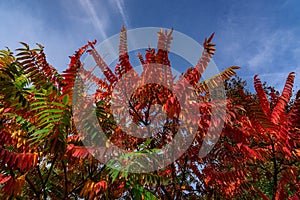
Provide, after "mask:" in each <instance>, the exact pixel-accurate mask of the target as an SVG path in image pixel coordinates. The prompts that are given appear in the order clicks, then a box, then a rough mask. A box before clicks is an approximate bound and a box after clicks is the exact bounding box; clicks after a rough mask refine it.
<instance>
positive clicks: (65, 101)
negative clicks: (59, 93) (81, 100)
mask: <svg viewBox="0 0 300 200" xmlns="http://www.w3.org/2000/svg"><path fill="white" fill-rule="evenodd" d="M69 100H70V97H69V95H68V94H67V95H65V96H64V98H63V99H62V102H63V103H64V104H65V105H67V104H68V103H69Z"/></svg>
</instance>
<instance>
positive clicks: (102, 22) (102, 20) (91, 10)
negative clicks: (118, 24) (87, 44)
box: [79, 0, 108, 38]
mask: <svg viewBox="0 0 300 200" xmlns="http://www.w3.org/2000/svg"><path fill="white" fill-rule="evenodd" d="M79 3H80V5H81V7H82V9H84V10H85V11H86V14H87V15H88V16H89V17H90V18H91V21H92V23H93V25H94V27H95V28H96V29H97V30H98V31H99V33H100V34H101V37H102V38H107V35H106V28H107V21H108V19H107V17H105V14H103V12H102V15H101V17H99V16H98V14H97V13H101V11H104V10H105V8H103V7H102V9H101V11H99V10H98V8H97V12H96V10H95V5H93V3H92V1H90V0H79ZM99 8H100V6H99Z"/></svg>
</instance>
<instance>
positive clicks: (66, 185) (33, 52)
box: [0, 27, 300, 199]
mask: <svg viewBox="0 0 300 200" xmlns="http://www.w3.org/2000/svg"><path fill="white" fill-rule="evenodd" d="M213 37H214V34H212V35H211V36H210V37H209V38H208V39H205V41H204V44H203V46H204V50H203V52H202V55H201V58H200V59H199V61H198V63H197V65H196V66H195V67H191V68H189V69H188V70H187V71H186V72H185V73H184V74H183V76H182V77H179V80H186V81H183V83H185V84H188V83H189V84H191V85H193V86H194V88H195V97H196V99H195V101H196V102H197V104H196V107H193V108H192V109H196V110H199V112H200V113H201V116H199V119H197V120H196V122H192V123H193V125H195V124H197V125H196V127H197V133H196V136H195V138H194V140H193V142H192V144H191V145H190V146H189V148H188V149H187V151H186V152H185V153H183V155H182V156H181V157H180V158H178V159H177V160H175V161H174V162H172V164H170V165H168V166H167V167H165V168H163V169H159V170H156V171H154V172H152V173H128V172H126V171H119V170H116V169H114V168H112V167H111V165H107V164H105V163H102V162H100V161H99V160H97V159H96V158H95V157H94V156H93V153H97V151H100V152H103V151H104V150H103V149H97V148H95V147H94V146H93V145H91V146H88V145H84V143H83V140H84V137H85V136H83V135H81V134H79V133H78V132H77V130H76V128H75V123H76V120H77V121H78V120H79V119H78V118H76V116H75V115H74V112H81V113H85V112H84V111H85V110H86V109H87V108H93V109H95V110H96V113H97V117H98V120H99V124H100V126H101V128H102V130H103V131H104V132H105V134H106V135H107V137H109V140H110V142H111V143H113V144H115V145H117V146H118V147H120V148H123V149H126V150H127V151H128V154H127V155H128V156H130V155H132V153H133V152H135V153H136V152H138V151H139V152H140V153H143V152H147V151H150V150H155V149H160V148H161V147H163V146H164V145H165V144H167V143H168V142H170V141H171V140H172V139H173V138H174V136H175V135H176V134H178V133H177V130H178V126H180V120H179V118H180V112H181V110H180V107H179V106H178V101H176V98H175V97H174V95H173V94H172V93H171V92H170V91H169V90H168V89H166V88H165V87H163V86H161V85H159V84H146V85H144V86H142V87H141V88H139V89H138V90H137V92H135V93H134V94H133V95H131V94H127V93H124V96H125V97H126V98H127V99H129V110H130V114H131V117H132V120H133V121H134V122H135V123H137V124H140V125H144V126H146V125H148V124H150V123H151V117H152V116H153V115H151V106H152V105H155V104H159V105H161V106H162V108H163V109H164V111H165V112H166V113H167V119H166V123H165V124H164V125H162V126H161V127H160V129H159V130H158V132H157V133H156V135H155V136H153V137H151V138H150V139H144V138H138V137H134V136H131V135H128V134H126V133H125V132H123V131H122V129H121V128H120V127H119V126H118V125H117V124H116V123H115V121H114V119H113V115H112V114H113V113H110V108H111V103H110V102H111V99H112V90H113V88H114V87H115V86H116V84H117V82H118V81H119V80H120V79H121V78H124V77H125V78H126V74H127V75H128V74H130V76H129V80H131V81H132V82H133V83H134V82H135V80H136V79H137V78H138V77H139V74H138V73H137V72H135V71H134V68H133V67H132V66H131V64H130V61H129V54H128V52H127V36H126V29H125V27H123V29H122V30H121V33H120V46H119V49H120V51H119V62H118V64H117V66H116V67H115V72H113V71H112V70H111V69H110V68H109V67H108V66H107V64H106V63H105V62H104V60H103V59H102V57H101V55H99V53H98V52H97V50H96V48H95V47H94V45H95V44H96V41H94V42H89V43H88V44H87V45H85V46H83V47H81V48H80V49H79V50H78V51H77V52H76V53H75V54H74V55H73V56H71V57H70V59H71V61H70V64H69V67H68V69H66V70H65V71H64V72H63V73H62V74H60V73H58V71H57V70H56V69H55V68H53V67H52V66H51V65H50V64H48V62H47V61H46V57H45V54H44V51H43V47H42V46H41V45H38V49H30V48H29V46H28V45H27V44H25V43H21V44H22V45H23V47H22V48H20V49H17V50H16V51H17V54H16V55H14V54H13V53H12V52H11V51H10V50H9V49H7V50H2V51H1V52H0V85H1V87H0V138H1V140H0V170H1V171H0V189H1V192H0V198H1V199H13V198H16V199H32V198H34V199H47V198H51V199H78V198H79V197H80V198H85V199H118V198H122V199H199V198H200V199H232V198H244V199H253V198H263V199H268V198H270V199H284V198H288V197H290V199H298V198H299V195H300V188H299V186H300V185H299V175H298V172H299V156H300V137H299V130H300V127H299V117H300V93H298V94H297V96H296V99H295V100H294V101H292V102H291V103H289V101H290V98H291V95H292V87H293V81H294V73H291V74H290V75H289V76H288V79H287V81H286V84H285V87H284V90H283V92H282V95H281V96H279V95H278V93H276V92H275V91H274V90H271V91H270V92H267V93H266V89H265V88H263V85H262V84H261V82H260V80H259V79H258V77H257V76H255V77H254V86H255V90H256V93H257V94H251V93H249V92H245V91H244V87H243V86H244V83H242V82H241V80H239V79H238V80H237V81H236V79H233V80H230V81H229V82H227V83H226V91H227V96H228V98H227V99H226V102H227V105H226V107H225V108H226V111H227V115H226V118H225V120H224V121H223V122H224V128H223V131H222V135H221V138H220V140H219V142H218V143H217V144H216V146H215V147H214V148H213V150H212V152H211V153H210V154H208V155H207V156H206V157H205V158H203V159H200V158H199V157H198V153H199V151H200V148H201V145H202V143H203V138H204V136H205V135H206V134H207V130H208V128H209V127H218V126H219V125H220V124H222V123H221V122H220V121H219V122H213V121H212V120H211V110H212V106H216V107H218V101H217V100H216V101H214V100H213V99H212V98H211V94H210V92H211V89H214V88H217V87H218V86H219V85H220V84H223V83H224V81H228V80H229V79H230V78H231V77H232V76H233V75H234V74H235V70H236V69H238V68H239V67H237V66H232V67H229V68H227V69H226V70H225V71H223V72H221V73H220V74H218V75H216V76H214V77H212V78H210V79H208V80H205V81H200V79H201V75H202V73H203V72H204V71H205V69H206V67H207V66H208V63H209V61H210V60H211V58H212V56H213V55H214V53H215V44H213V43H212V39H213ZM171 40H172V30H171V31H169V32H167V31H166V32H163V31H160V32H159V33H158V44H157V51H155V49H152V48H149V49H148V50H147V51H146V54H145V58H143V56H142V54H139V55H138V57H139V59H140V61H141V63H142V65H143V72H142V75H145V74H146V75H147V76H149V77H151V76H156V77H157V78H158V79H160V80H162V81H163V82H164V84H166V85H168V86H170V88H172V86H173V84H174V79H175V78H174V77H173V75H172V70H171V68H170V66H171V62H170V61H169V58H168V52H169V48H170V45H171ZM84 53H89V54H90V55H91V56H92V57H93V58H94V60H95V63H96V64H97V67H98V68H99V69H100V70H101V71H102V73H103V74H104V76H105V78H103V79H100V78H98V77H96V76H94V75H93V73H92V71H93V70H94V68H92V69H91V70H85V69H84V68H83V66H82V63H81V61H80V58H81V56H82V55H83V54H84ZM154 65H156V66H157V65H158V66H160V65H161V66H163V67H162V68H161V69H160V70H158V71H157V73H155V74H151V72H152V71H151V70H150V69H151V67H153V66H154ZM79 72H80V73H82V74H84V77H83V78H82V81H85V82H91V83H94V84H95V85H97V87H98V88H97V92H96V93H95V95H94V96H93V97H94V102H91V103H90V104H82V105H81V104H80V105H77V106H75V107H74V104H73V102H74V101H76V99H74V98H75V97H80V98H87V96H88V95H87V94H85V93H84V88H82V91H78V90H76V91H75V90H73V88H74V86H75V84H76V82H75V79H76V76H77V74H78V73H79ZM129 72H130V73H129ZM127 78H128V77H127ZM186 86H187V85H184V84H183V85H181V88H177V90H180V89H182V88H184V87H186ZM175 90H176V88H175ZM128 95H130V96H128ZM72 106H73V109H72ZM223 106H224V105H223ZM152 114H153V113H152ZM89 117H90V116H86V118H87V119H88V118H89ZM85 130H86V132H88V133H90V132H91V134H88V135H90V136H91V137H97V132H96V131H95V130H94V129H93V128H92V127H90V126H88V127H85ZM98 137H99V136H98ZM183 142H184V141H183ZM105 145H107V146H109V143H106V144H105ZM98 153H99V152H98Z"/></svg>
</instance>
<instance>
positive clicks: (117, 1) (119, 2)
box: [110, 0, 130, 27]
mask: <svg viewBox="0 0 300 200" xmlns="http://www.w3.org/2000/svg"><path fill="white" fill-rule="evenodd" d="M110 2H111V3H113V4H114V5H116V7H117V9H118V12H119V13H120V15H121V17H122V19H123V21H124V23H125V26H126V27H128V26H130V24H129V17H128V16H127V14H126V9H125V5H124V0H112V1H110ZM114 5H113V6H114Z"/></svg>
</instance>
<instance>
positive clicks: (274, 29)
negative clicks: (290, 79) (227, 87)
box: [218, 5, 300, 90]
mask: <svg viewBox="0 0 300 200" xmlns="http://www.w3.org/2000/svg"><path fill="white" fill-rule="evenodd" d="M252 6H253V7H251V9H250V10H251V12H250V10H247V12H246V11H245V10H246V9H247V8H243V10H240V8H239V7H237V8H236V7H234V6H233V7H232V9H231V10H229V11H228V13H227V14H226V16H225V17H223V18H222V19H221V20H220V24H221V25H220V28H221V29H220V32H221V33H220V35H221V36H220V37H221V41H220V43H221V47H220V43H218V44H219V46H218V47H219V49H222V50H221V52H219V53H221V54H223V55H221V57H222V56H223V58H222V59H223V60H224V61H225V62H230V64H232V61H233V63H234V64H235V65H239V66H241V67H242V69H241V71H240V73H239V75H240V76H241V77H242V78H244V79H246V80H247V81H248V82H249V85H250V86H251V85H253V76H254V75H255V74H259V77H260V78H261V79H262V81H266V82H267V83H268V84H269V85H273V86H275V87H276V88H277V89H279V90H280V89H282V87H283V86H284V83H285V80H286V77H287V76H288V74H289V73H290V72H292V71H294V72H296V80H295V85H296V86H297V85H298V86H300V85H299V83H300V82H299V80H300V73H299V72H300V70H299V69H300V68H299V64H300V60H299V55H300V41H298V39H297V38H298V34H297V33H298V30H297V29H296V28H286V26H281V24H280V23H279V22H276V21H274V19H273V18H270V17H269V16H265V15H264V14H258V12H254V11H253V9H256V7H255V5H252ZM298 76H299V78H298ZM296 86H295V87H296Z"/></svg>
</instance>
